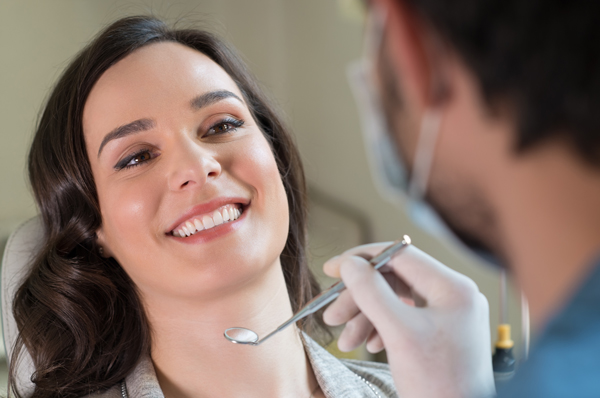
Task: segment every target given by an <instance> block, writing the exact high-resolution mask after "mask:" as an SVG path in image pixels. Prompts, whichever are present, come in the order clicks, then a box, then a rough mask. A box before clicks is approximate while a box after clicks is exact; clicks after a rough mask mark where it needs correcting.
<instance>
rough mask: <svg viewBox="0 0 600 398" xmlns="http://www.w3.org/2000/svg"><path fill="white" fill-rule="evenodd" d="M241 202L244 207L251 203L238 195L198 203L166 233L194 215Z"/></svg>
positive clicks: (169, 232) (168, 232) (167, 232)
mask: <svg viewBox="0 0 600 398" xmlns="http://www.w3.org/2000/svg"><path fill="white" fill-rule="evenodd" d="M236 203H239V204H241V205H242V207H243V208H245V207H247V206H248V205H249V204H250V201H249V200H248V199H246V198H236V197H221V198H215V199H212V200H210V201H208V202H205V203H201V204H199V205H196V206H194V207H192V208H190V209H189V210H187V211H186V212H185V213H183V215H182V216H181V217H179V218H178V219H177V220H176V221H175V222H173V224H171V226H170V227H169V228H168V229H167V231H166V232H165V234H167V235H169V234H171V233H172V232H173V230H174V229H175V228H177V227H178V226H179V225H181V224H182V223H183V222H184V221H187V220H189V219H190V218H192V217H196V216H199V215H202V214H207V213H211V212H213V211H215V210H217V209H218V208H219V207H221V206H225V205H227V204H236Z"/></svg>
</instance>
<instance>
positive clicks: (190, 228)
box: [185, 221, 196, 235]
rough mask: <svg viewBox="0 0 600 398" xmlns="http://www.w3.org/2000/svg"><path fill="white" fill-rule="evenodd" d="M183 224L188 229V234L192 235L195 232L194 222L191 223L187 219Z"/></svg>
mask: <svg viewBox="0 0 600 398" xmlns="http://www.w3.org/2000/svg"><path fill="white" fill-rule="evenodd" d="M185 226H186V227H187V229H188V230H189V231H190V234H191V235H193V234H194V233H196V226H195V225H194V224H192V223H191V222H189V221H187V222H186V223H185Z"/></svg>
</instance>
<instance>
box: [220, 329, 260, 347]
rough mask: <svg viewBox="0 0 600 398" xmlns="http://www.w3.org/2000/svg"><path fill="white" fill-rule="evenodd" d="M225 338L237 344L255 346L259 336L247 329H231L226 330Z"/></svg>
mask: <svg viewBox="0 0 600 398" xmlns="http://www.w3.org/2000/svg"><path fill="white" fill-rule="evenodd" d="M224 334H225V338H226V339H227V340H229V341H231V342H232V343H236V344H255V343H256V342H257V341H258V335H257V334H256V333H254V332H253V331H252V330H250V329H246V328H229V329H227V330H225V333H224Z"/></svg>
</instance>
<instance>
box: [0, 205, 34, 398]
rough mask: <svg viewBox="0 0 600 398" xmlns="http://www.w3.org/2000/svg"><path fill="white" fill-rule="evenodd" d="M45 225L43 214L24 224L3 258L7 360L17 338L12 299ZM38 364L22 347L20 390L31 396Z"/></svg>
mask: <svg viewBox="0 0 600 398" xmlns="http://www.w3.org/2000/svg"><path fill="white" fill-rule="evenodd" d="M43 234H44V229H43V226H42V220H41V218H40V217H39V216H38V217H34V218H32V219H30V220H29V221H26V222H25V223H23V224H21V225H20V226H19V227H18V228H17V229H16V230H15V231H14V232H13V233H12V234H11V235H10V238H8V242H7V243H6V247H5V249H4V256H3V258H2V277H1V278H2V279H1V287H0V289H1V290H2V333H3V337H4V348H5V352H6V357H7V361H10V356H11V354H12V349H13V346H14V344H15V341H16V339H17V335H18V331H17V324H16V321H15V319H14V317H13V314H12V303H13V298H14V295H15V292H16V290H17V289H18V287H19V285H20V284H21V282H22V280H23V278H24V276H25V275H26V274H27V271H28V270H29V267H30V265H31V260H32V259H33V257H34V256H35V254H36V253H37V252H38V250H39V249H40V247H41V244H42V239H43ZM34 370H35V368H34V366H33V361H32V359H31V356H30V355H29V353H28V352H27V350H22V351H21V360H20V361H19V363H18V367H17V369H16V372H15V373H16V374H15V379H16V380H15V381H16V383H17V387H18V389H19V392H20V393H21V394H22V395H23V396H24V397H28V396H30V395H31V394H32V393H33V390H34V387H35V385H34V384H33V383H32V382H31V375H32V374H33V372H34Z"/></svg>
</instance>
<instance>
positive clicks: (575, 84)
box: [402, 0, 600, 166]
mask: <svg viewBox="0 0 600 398" xmlns="http://www.w3.org/2000/svg"><path fill="white" fill-rule="evenodd" d="M402 1H406V3H407V4H409V5H411V6H412V7H413V9H414V10H416V11H417V12H418V13H420V14H421V15H422V16H423V17H424V18H425V20H427V21H428V22H430V23H431V25H432V26H433V27H434V29H435V30H436V31H437V32H438V33H439V34H440V35H441V36H442V37H443V38H444V39H445V40H446V41H447V42H449V43H450V45H451V46H452V47H453V48H454V49H455V50H456V51H457V53H458V54H459V55H460V56H461V57H462V59H463V60H464V61H465V63H466V65H467V66H468V67H469V68H470V69H471V70H472V71H473V72H474V74H475V76H476V77H477V79H478V81H479V85H480V88H481V91H482V94H483V96H484V98H485V99H486V101H487V102H488V105H489V106H490V109H491V110H494V108H495V107H496V106H497V105H499V104H501V103H508V104H509V106H510V107H511V108H512V110H514V111H515V116H516V123H517V128H518V137H517V142H516V144H517V148H518V149H519V150H526V149H528V148H531V147H533V146H535V145H536V144H538V143H540V142H542V141H544V140H547V139H550V138H559V137H561V138H566V139H567V141H568V142H569V143H570V144H572V145H573V147H574V148H575V149H576V151H577V153H578V154H579V155H580V157H581V158H583V159H584V160H586V161H588V162H589V163H591V164H593V165H595V166H600V3H598V2H594V1H577V0H452V1H449V0H402Z"/></svg>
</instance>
